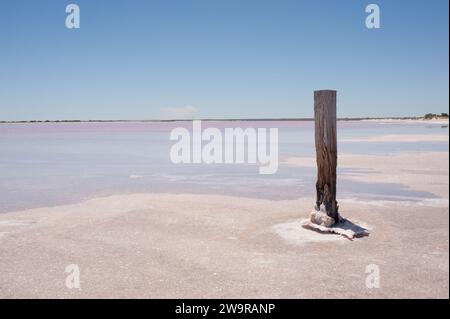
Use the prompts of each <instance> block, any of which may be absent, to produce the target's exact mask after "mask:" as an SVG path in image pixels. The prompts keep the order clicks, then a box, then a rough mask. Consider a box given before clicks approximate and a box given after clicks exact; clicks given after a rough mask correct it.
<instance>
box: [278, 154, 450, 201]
mask: <svg viewBox="0 0 450 319" xmlns="http://www.w3.org/2000/svg"><path fill="white" fill-rule="evenodd" d="M281 164H282V165H294V166H303V167H315V165H316V162H315V158H313V157H292V158H288V159H287V160H286V161H285V162H283V163H281ZM448 165H449V155H448V153H444V152H416V153H401V154H395V155H361V154H345V153H344V154H339V156H338V167H339V168H345V169H349V170H346V171H344V172H342V173H341V174H340V175H339V177H338V178H339V179H341V180H342V179H350V180H355V181H360V182H368V183H399V184H403V185H404V186H405V187H406V188H408V189H411V190H417V191H424V192H429V193H432V194H434V195H436V196H438V197H441V198H444V199H447V201H448V193H449V186H448V185H449V184H448V179H449V169H448ZM447 207H448V206H447Z"/></svg>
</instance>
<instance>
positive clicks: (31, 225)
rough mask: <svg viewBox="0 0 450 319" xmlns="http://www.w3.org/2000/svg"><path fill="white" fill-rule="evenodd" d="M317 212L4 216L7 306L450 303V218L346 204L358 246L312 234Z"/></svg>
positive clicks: (178, 208)
mask: <svg viewBox="0 0 450 319" xmlns="http://www.w3.org/2000/svg"><path fill="white" fill-rule="evenodd" d="M312 203H313V199H312V198H310V199H302V200H289V201H271V200H263V199H248V198H240V197H231V196H219V195H191V194H178V195H174V194H131V195H115V196H110V197H104V198H97V199H92V200H88V201H85V202H82V203H79V204H74V205H64V206H58V207H49V208H38V209H32V210H27V211H21V212H13V213H7V214H2V215H0V233H1V234H2V236H1V237H0V274H1V275H0V297H1V298H12V297H23V298H30V297H37V298H48V297H52V298H93V297H98V298H112V297H118V298H120V297H124V298H162V297H169V298H202V297H206V298H244V297H247V298H253V297H258V298H266V297H267V298H269V297H275V298H278V297H283V298H328V297H338V298H341V297H348V298H358V297H368V298H375V297H390V298H397V297H418V298H426V297H438V298H448V296H449V295H448V288H449V285H448V284H449V277H448V276H449V270H448V269H449V259H448V252H449V246H448V227H449V226H448V220H449V216H448V208H443V207H421V208H420V209H414V210H412V209H411V208H410V207H408V206H395V207H391V208H389V207H386V206H377V205H371V204H364V203H360V202H352V201H348V202H345V201H343V202H341V212H342V213H343V214H344V215H345V217H347V218H349V219H351V220H354V221H359V222H364V223H366V224H367V225H370V226H371V235H370V236H369V237H364V238H361V239H357V240H354V241H349V240H346V239H343V238H341V237H339V236H338V235H319V234H317V233H314V232H311V231H308V230H305V229H302V228H301V227H300V225H299V224H298V221H299V219H301V218H305V217H307V216H309V212H310V211H311V208H312ZM296 224H298V227H296ZM69 264H76V265H78V266H79V268H80V272H81V273H80V276H81V277H80V279H81V289H80V290H77V289H72V290H71V289H68V288H67V287H66V286H65V280H66V276H67V275H68V274H67V273H65V269H66V266H67V265H69ZM370 264H375V265H377V266H379V267H380V274H381V277H380V284H381V286H380V288H373V289H369V288H367V286H366V276H367V274H366V267H367V266H368V265H370Z"/></svg>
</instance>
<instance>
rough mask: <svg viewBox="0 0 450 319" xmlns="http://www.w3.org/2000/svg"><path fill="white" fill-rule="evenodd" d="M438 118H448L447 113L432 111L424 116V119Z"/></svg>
mask: <svg viewBox="0 0 450 319" xmlns="http://www.w3.org/2000/svg"><path fill="white" fill-rule="evenodd" d="M438 118H445V119H448V114H447V113H441V114H440V115H439V114H434V113H427V114H425V116H424V119H426V120H432V119H438Z"/></svg>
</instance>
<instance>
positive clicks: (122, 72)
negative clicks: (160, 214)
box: [0, 0, 449, 120]
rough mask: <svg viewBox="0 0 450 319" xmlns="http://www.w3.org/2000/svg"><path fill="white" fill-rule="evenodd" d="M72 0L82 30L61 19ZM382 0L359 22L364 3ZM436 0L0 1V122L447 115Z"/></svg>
mask: <svg viewBox="0 0 450 319" xmlns="http://www.w3.org/2000/svg"><path fill="white" fill-rule="evenodd" d="M69 3H76V4H78V5H79V7H80V11H81V28H80V29H76V30H75V29H72V30H70V29H67V28H66V27H65V19H66V16H67V14H66V13H65V7H66V5H67V4H69ZM369 3H376V4H378V5H379V7H380V9H381V29H367V28H366V26H365V19H366V16H367V13H366V12H365V7H366V5H367V4H369ZM448 9H449V8H448V1H447V0H433V1H427V0H424V1H414V0H404V1H401V0H395V1H392V0H389V1H373V0H367V1H359V0H342V1H336V0H328V1H325V0H308V1H300V0H294V1H287V0H271V1H265V0H257V1H254V0H208V1H207V0H192V1H190V0H158V1H156V0H149V1H133V0H128V1H122V0H115V1H100V0H88V1H84V0H78V1H73V0H72V1H70V0H68V1H62V0H53V1H50V0H48V1H46V0H42V1H22V0H6V1H4V0H3V1H1V2H0V43H1V44H0V70H1V71H0V120H29V119H40V120H46V119H50V120H54V119H155V118H161V117H174V116H178V115H179V116H190V115H192V114H193V113H195V114H194V116H195V117H198V118H242V117H245V118H269V117H277V118H278V117H311V116H312V115H313V90H315V89H336V90H338V116H405V115H423V114H425V113H427V112H447V111H448V103H449V93H448V85H449V83H448V82H449V74H448V69H449V64H448V61H449V52H448V45H449V43H448Z"/></svg>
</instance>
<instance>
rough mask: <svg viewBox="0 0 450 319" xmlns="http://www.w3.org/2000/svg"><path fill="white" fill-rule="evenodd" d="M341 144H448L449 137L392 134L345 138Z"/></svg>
mask: <svg viewBox="0 0 450 319" xmlns="http://www.w3.org/2000/svg"><path fill="white" fill-rule="evenodd" d="M339 142H345V143H350V142H353V143H368V142H369V143H370V142H406V143H416V142H448V135H444V134H420V135H415V134H390V135H376V136H367V137H358V138H344V139H339Z"/></svg>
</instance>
